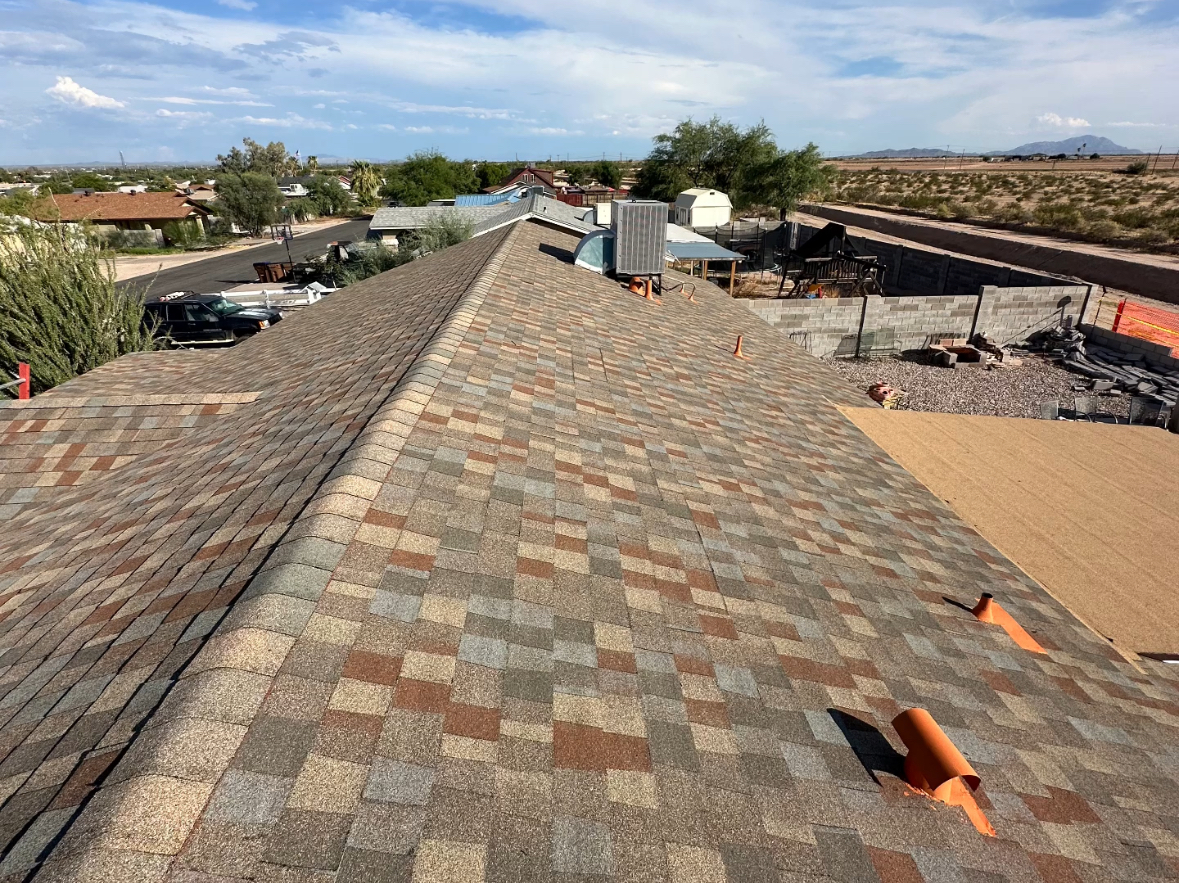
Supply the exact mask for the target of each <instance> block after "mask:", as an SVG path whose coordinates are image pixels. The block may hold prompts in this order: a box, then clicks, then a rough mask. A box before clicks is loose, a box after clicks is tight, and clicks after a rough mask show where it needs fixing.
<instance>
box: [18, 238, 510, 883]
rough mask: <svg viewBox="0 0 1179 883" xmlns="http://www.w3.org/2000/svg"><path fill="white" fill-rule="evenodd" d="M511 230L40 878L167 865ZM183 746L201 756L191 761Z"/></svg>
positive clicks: (449, 354) (502, 255)
mask: <svg viewBox="0 0 1179 883" xmlns="http://www.w3.org/2000/svg"><path fill="white" fill-rule="evenodd" d="M515 238H516V230H515V229H512V230H509V231H508V232H507V233H506V235H505V236H504V239H503V241H502V242H501V243H500V244H499V245H498V246H497V247H496V249H495V251H494V252H493V253H492V255H491V257H490V258H489V259H488V260H487V262H486V263H485V264H484V265H483V268H482V269H481V270H480V271H479V272H478V274H477V275H476V277H475V279H474V281H473V282H472V283H471V285H470V287H469V288H468V289H467V291H466V292H465V293H464V294H463V295H462V297H460V298H459V300H458V302H457V303H456V304H455V306H454V309H453V310H451V312H450V314H449V315H448V316H447V318H446V319H445V320H444V321H443V323H442V325H441V326H440V327H439V328H438V330H437V331H436V332H435V333H434V336H433V337H432V338H430V341H429V343H427V344H426V346H425V348H424V349H423V350H422V351H421V353H420V354H419V355H418V357H417V358H416V359H415V360H414V362H413V363H412V364H411V365H410V367H409V368H408V370H407V371H406V372H405V374H404V375H403V376H402V377H401V379H400V380H399V381H398V382H397V383H396V385H394V387H393V388H392V389H391V390H390V392H389V395H388V398H387V399H386V401H385V403H384V404H383V405H381V407H380V408H379V409H378V410H377V411H376V413H374V414H373V416H372V418H371V419H370V420H369V422H368V424H367V425H366V426H365V428H364V430H362V431H361V433H360V435H359V436H358V437H357V439H356V441H355V442H354V443H353V445H352V447H351V448H350V449H349V450H348V451H347V452H346V453H345V454H344V456H343V457H342V458H341V459H340V461H339V462H338V463H337V464H336V467H335V468H334V469H333V470H332V472H331V473H330V474H329V475H328V477H327V479H326V480H325V481H324V483H323V485H322V486H321V487H320V488H319V490H318V491H316V493H315V494H314V496H312V497H311V499H310V500H309V501H308V502H307V505H306V506H305V507H304V509H303V511H302V512H301V513H300V514H299V516H298V518H296V519H295V520H294V521H293V522H292V524H291V526H290V528H289V529H288V531H287V534H286V536H285V537H284V539H283V541H282V542H281V543H280V544H279V545H278V546H276V547H275V549H274V550H273V551H272V552H271V554H270V556H269V558H268V559H267V561H266V562H265V564H263V566H262V568H261V569H260V570H259V572H258V573H257V575H255V576H254V577H253V579H252V580H251V581H250V583H249V584H248V585H247V586H246V588H245V589H244V590H243V591H242V593H241V595H239V596H238V598H237V599H236V600H235V601H234V602H233V604H232V606H231V607H230V608H229V611H228V613H227V614H226V616H225V619H224V620H222V622H221V623H220V625H218V626H217V628H216V629H215V630H214V631H213V632H212V634H211V635H210V637H209V639H208V641H207V643H206V644H205V645H204V646H203V647H202V648H201V649H200V651H199V652H198V653H197V654H196V655H195V656H194V657H193V659H192V661H191V662H190V663H189V665H188V666H187V667H186V668H185V670H184V671H183V672H182V673H181V674H180V677H179V679H178V680H177V681H176V682H175V684H174V685H173V686H172V688H171V689H170V691H169V694H168V695H167V697H166V698H165V699H164V701H163V702H162V703H161V704H160V706H159V708H158V709H157V710H156V711H155V713H154V714H153V715H152V716H151V717H150V718H149V719H148V720H147V721H146V722H145V723H144V725H143V729H142V731H141V732H140V733H139V735H138V736H137V737H136V738H135V740H134V741H133V742H132V743H131V745H130V746H129V747H128V750H127V752H126V754H125V755H124V756H123V757H122V758H121V759H120V761H119V763H118V764H117V765H116V766H115V767H114V768H113V769H112V770H111V773H110V776H109V777H108V783H107V784H106V786H105V787H103V788H100V789H99V790H98V791H97V792H96V793H95V794H94V796H93V799H92V800H91V801H90V803H89V804H88V805H87V806H86V807H85V809H83V811H82V812H81V813H80V814H79V816H78V817H77V818H76V819H75V820H74V821H73V823H72V824H71V825H70V826H69V828H67V830H66V832H65V834H64V836H63V838H62V839H61V841H60V843H59V844H58V845H57V847H56V848H55V849H54V850H53V852H51V853H50V855H49V856H48V857H47V859H46V861H45V863H44V864H43V865H42V874H43V876H44V878H45V879H49V880H53V881H58V880H62V881H65V880H77V879H82V878H85V879H91V878H92V872H93V871H95V870H98V871H100V872H102V873H106V872H109V871H113V870H117V871H119V872H120V873H121V874H129V875H131V876H127V877H123V876H119V875H118V874H116V875H115V877H116V878H117V879H131V878H132V876H133V877H134V879H136V880H140V881H144V883H151V881H158V880H163V879H164V878H165V877H166V876H167V875H168V873H169V872H170V869H171V866H172V861H173V859H174V857H175V856H176V855H177V854H179V853H180V851H181V850H182V848H183V846H184V844H185V842H186V841H187V839H188V837H189V835H190V834H191V832H192V830H193V829H194V827H195V826H196V823H197V821H198V820H199V819H200V817H201V815H202V814H203V813H204V810H205V806H206V804H207V803H208V800H209V798H210V797H211V796H212V794H213V790H214V788H215V787H216V784H217V782H218V781H220V779H221V776H222V774H223V773H224V772H225V771H226V770H227V769H228V768H229V763H230V761H231V760H232V758H233V756H234V754H235V752H236V751H237V748H238V746H239V745H240V744H241V741H242V740H243V739H244V738H245V734H246V731H247V729H248V728H249V725H250V723H251V722H252V721H253V719H254V717H255V715H256V714H257V712H258V710H259V709H260V708H261V706H262V702H263V700H264V699H265V697H266V695H267V693H268V692H269V690H270V688H271V686H272V685H273V683H274V679H275V677H276V676H277V675H278V672H279V669H280V668H281V667H282V665H283V663H284V662H285V661H286V657H287V654H288V653H289V651H290V650H291V648H292V647H293V646H294V644H295V640H296V638H297V636H298V635H300V634H301V633H302V632H303V629H304V627H305V626H306V625H307V622H308V621H309V620H310V618H311V615H312V613H313V612H314V610H315V607H316V602H317V601H318V599H319V597H320V595H322V594H323V592H324V591H325V589H326V588H327V585H328V582H329V581H330V579H331V576H332V573H333V571H334V570H335V568H336V566H337V565H338V564H339V562H340V560H341V559H342V558H343V555H344V551H345V550H346V549H347V547H348V544H349V542H351V540H352V538H353V536H355V534H356V532H357V531H358V530H359V528H360V526H361V523H362V521H363V519H364V517H365V514H366V512H367V511H368V508H369V505H370V504H371V502H372V501H373V500H374V499H375V498H376V495H377V493H378V492H379V490H380V489H381V486H382V481H383V479H384V478H385V476H386V475H387V474H388V472H389V470H390V468H391V466H392V464H393V462H394V461H395V460H396V459H397V457H398V455H399V454H400V453H401V451H402V449H403V448H404V446H405V443H406V440H407V439H408V438H409V435H410V433H411V432H412V430H413V429H414V427H415V426H416V425H417V422H418V419H419V417H420V416H421V414H422V413H423V412H424V411H425V408H426V404H427V402H428V401H429V400H430V398H431V396H432V395H433V393H434V391H435V390H436V389H437V388H438V385H439V384H440V382H441V380H442V376H443V375H444V374H445V372H446V370H447V368H448V367H449V366H450V363H451V361H453V359H454V357H455V355H456V354H457V352H458V349H459V347H460V346H461V344H462V341H463V338H464V337H465V336H466V333H467V331H468V330H469V329H470V327H471V324H472V323H473V321H474V319H475V316H476V314H477V313H478V312H479V309H480V308H481V307H482V305H483V303H484V301H485V300H486V298H487V294H488V292H489V291H490V289H491V285H492V283H493V282H494V280H495V278H496V277H497V276H498V275H499V272H500V270H501V269H502V267H503V265H504V263H505V262H506V260H507V257H508V254H509V253H510V251H511V248H512V244H513V242H514V240H515ZM342 498H343V499H342ZM341 512H348V513H349V514H348V515H342V514H340V513H341ZM194 757H200V758H201V762H200V763H198V764H197V765H195V766H194V764H193V762H192V759H193V758H194ZM164 795H167V796H168V801H169V803H170V804H171V805H170V807H169V811H168V812H167V813H159V812H154V811H152V809H151V807H154V806H160V805H162V804H163V797H164ZM145 807H146V809H145Z"/></svg>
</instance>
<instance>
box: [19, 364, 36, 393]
mask: <svg viewBox="0 0 1179 883" xmlns="http://www.w3.org/2000/svg"><path fill="white" fill-rule="evenodd" d="M16 379H17V380H19V381H20V385H19V386H17V388H16V397H17V398H18V399H27V398H28V397H29V396H30V395H31V394H32V388H33V383H32V379H31V377H30V375H29V363H28V362H17V363H16Z"/></svg>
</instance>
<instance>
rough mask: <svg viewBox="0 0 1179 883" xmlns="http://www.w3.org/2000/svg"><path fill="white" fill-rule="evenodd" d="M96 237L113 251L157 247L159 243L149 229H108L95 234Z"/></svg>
mask: <svg viewBox="0 0 1179 883" xmlns="http://www.w3.org/2000/svg"><path fill="white" fill-rule="evenodd" d="M97 237H98V239H99V240H100V241H101V243H102V244H103V245H105V246H106V247H107V248H111V249H114V250H115V251H125V250H127V249H131V248H139V249H144V248H158V247H159V245H160V241H159V239H158V238H157V237H156V234H155V233H154V232H153V231H151V230H110V231H107V232H102V233H99V234H97Z"/></svg>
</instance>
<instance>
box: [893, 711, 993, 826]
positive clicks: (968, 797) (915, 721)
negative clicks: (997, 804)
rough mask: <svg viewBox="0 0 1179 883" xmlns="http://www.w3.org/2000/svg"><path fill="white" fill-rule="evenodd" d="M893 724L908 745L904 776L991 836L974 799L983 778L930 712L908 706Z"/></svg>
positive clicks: (987, 824)
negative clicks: (964, 813)
mask: <svg viewBox="0 0 1179 883" xmlns="http://www.w3.org/2000/svg"><path fill="white" fill-rule="evenodd" d="M892 726H893V729H895V730H896V731H897V735H898V736H900V737H901V741H902V742H904V743H905V747H906V748H908V749H909V754H908V756H907V757H905V780H906V781H907V782H908V783H909V784H910V785H912V786H913V787H914V788H916V789H917V790H918V791H920V792H921V793H923V794H925V795H926V796H928V797H931V798H932V799H934V800H937V801H940V802H941V803H944V804H946V805H947V806H960V807H962V809H963V810H965V812H966V815H967V817H968V818H969V819H970V821H971V823H972V824H973V825H974V827H975V828H976V829H977V830H978V832H979V833H980V834H985V835H987V836H988V837H994V836H995V829H994V828H993V827H992V826H991V823H990V822H989V821H988V820H987V817H986V816H985V815H984V814H983V811H982V810H981V809H979V806H978V802H977V801H976V800H975V799H974V792H975V791H977V790H978V788H979V786H980V785H981V784H982V780H981V779H980V778H979V777H978V773H976V772H975V771H974V767H972V766H971V765H970V763H969V762H968V761H967V760H966V758H965V757H963V756H962V752H960V751H959V750H958V748H957V746H955V745H954V743H953V742H951V741H950V737H949V736H947V735H946V734H945V733H944V732H943V731H942V728H941V727H939V726H938V725H937V721H935V720H934V719H933V716H932V715H931V714H930V713H929V712H928V711H926V710H925V709H924V708H910V709H909V710H908V711H902V712H901V713H900V714H898V715H897V716H896V717H895V718H894V719H893V722H892Z"/></svg>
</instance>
